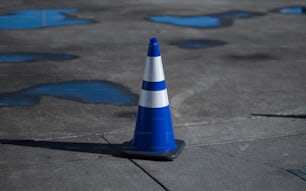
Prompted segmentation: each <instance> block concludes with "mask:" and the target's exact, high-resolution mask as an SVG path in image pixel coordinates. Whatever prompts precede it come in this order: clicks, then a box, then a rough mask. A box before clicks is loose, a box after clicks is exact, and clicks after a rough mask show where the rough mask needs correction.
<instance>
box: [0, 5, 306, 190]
mask: <svg viewBox="0 0 306 191" xmlns="http://www.w3.org/2000/svg"><path fill="white" fill-rule="evenodd" d="M296 5H299V6H302V5H304V6H306V4H305V1H290V2H288V1H286V0H277V1H264V0H260V1H242V0H241V1H233V0H221V1H213V0H208V1H199V0H191V1H154V2H151V3H148V2H146V1H141V0H140V1H136V0H135V1H116V2H112V3H110V2H109V1H101V0H91V1H81V0H76V1H60V0H52V1H46V0H45V1H39V0H29V1H22V0H7V1H5V2H1V5H0V11H1V15H5V13H6V12H7V11H10V10H19V9H64V8H76V9H79V12H74V13H71V15H72V18H79V19H91V20H94V21H95V23H94V24H88V25H69V26H60V27H48V28H41V29H26V30H0V44H1V46H0V53H14V52H27V53H40V52H43V53H52V54H63V53H64V54H71V55H76V56H78V58H77V59H73V60H66V61H62V62H57V61H52V60H51V61H50V60H47V61H39V62H20V63H8V62H4V63H0V94H1V95H0V97H1V96H2V97H3V95H4V94H6V95H7V93H9V94H8V95H15V94H14V93H12V92H18V91H20V90H23V89H26V88H30V87H34V86H37V85H39V84H49V83H52V84H53V83H62V82H74V81H89V82H91V81H96V80H100V81H107V82H113V83H114V84H119V85H120V86H122V87H124V88H126V89H128V90H130V92H131V94H133V95H139V92H140V84H141V82H142V76H143V69H144V62H145V57H146V51H147V43H148V39H149V38H150V37H151V36H157V37H158V38H159V41H160V47H161V53H162V58H163V64H164V69H165V75H166V80H167V88H168V94H169V99H170V103H171V110H172V120H173V123H174V131H175V135H176V138H180V139H183V140H185V142H186V144H187V146H186V148H185V149H184V151H183V152H182V154H181V155H180V156H179V157H178V158H177V159H176V160H175V161H173V162H156V161H144V160H130V159H124V158H118V157H114V156H112V155H111V153H112V148H111V147H110V145H111V144H120V143H122V142H124V141H128V140H130V139H131V138H132V136H133V130H134V124H135V120H136V119H135V116H136V112H137V105H136V104H131V105H114V104H88V103H84V102H78V101H76V100H73V99H72V100H69V99H60V98H59V97H54V96H41V97H40V98H39V99H40V100H39V102H36V104H34V105H31V106H14V107H7V106H2V107H0V139H1V144H0V153H1V154H0V190H235V191H237V190H241V191H246V190H260V191H263V190H267V191H274V190H275V191H282V190H284V191H287V190H301V191H302V190H306V181H303V180H302V179H301V178H299V177H297V176H295V175H293V174H291V173H289V172H288V171H287V169H305V167H306V119H305V115H306V83H305V82H306V77H305V74H306V54H305V49H306V45H305V42H304V41H305V39H306V33H305V31H306V25H305V20H306V15H295V14H287V15H286V14H280V13H277V12H273V11H271V10H274V9H277V8H282V7H290V6H296ZM234 10H235V11H251V12H258V13H261V14H262V15H261V16H257V17H253V18H246V19H230V21H229V22H228V25H227V26H224V27H218V28H210V29H204V28H192V27H180V26H175V25H169V24H161V23H153V22H150V21H149V20H148V17H149V16H150V15H177V16H184V15H185V16H188V15H189V16H193V15H213V14H219V13H224V12H228V11H234ZM185 40H204V41H205V40H218V41H222V42H223V44H224V45H222V46H214V47H210V48H200V49H186V48H180V47H178V46H176V43H178V42H182V41H185ZM254 114H259V115H254ZM269 115H272V117H271V116H269ZM12 139H13V140H12ZM24 140H27V141H24ZM34 140H35V141H34ZM305 170H306V169H305Z"/></svg>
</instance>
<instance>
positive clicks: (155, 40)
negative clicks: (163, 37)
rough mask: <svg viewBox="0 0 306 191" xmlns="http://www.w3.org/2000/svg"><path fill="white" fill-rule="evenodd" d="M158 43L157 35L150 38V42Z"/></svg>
mask: <svg viewBox="0 0 306 191" xmlns="http://www.w3.org/2000/svg"><path fill="white" fill-rule="evenodd" d="M156 43H157V44H158V40H157V38H156V37H152V38H150V44H156Z"/></svg>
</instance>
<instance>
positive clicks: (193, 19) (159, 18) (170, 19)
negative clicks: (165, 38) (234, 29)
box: [149, 11, 264, 28]
mask: <svg viewBox="0 0 306 191" xmlns="http://www.w3.org/2000/svg"><path fill="white" fill-rule="evenodd" d="M263 15H264V14H262V13H256V12H248V11H229V12H224V13H217V14H211V15H202V16H174V15H155V16H150V17H149V20H150V21H153V22H157V23H165V24H172V25H176V26H182V27H194V28H217V27H224V26H228V25H230V24H232V22H233V21H232V20H233V19H241V18H251V17H257V16H263Z"/></svg>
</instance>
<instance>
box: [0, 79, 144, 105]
mask: <svg viewBox="0 0 306 191" xmlns="http://www.w3.org/2000/svg"><path fill="white" fill-rule="evenodd" d="M41 96H52V97H56V98H60V99H67V100H73V101H78V102H81V103H88V104H114V105H136V104H137V101H138V96H137V95H135V94H133V93H132V92H130V91H129V90H128V89H127V88H125V87H123V86H120V85H116V84H114V83H111V82H107V81H81V82H66V83H55V84H43V85H38V86H33V87H30V88H28V89H24V90H21V91H17V92H11V93H4V94H0V107H11V106H30V105H35V104H38V102H39V99H40V97H41Z"/></svg>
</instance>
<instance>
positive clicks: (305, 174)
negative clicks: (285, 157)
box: [287, 168, 306, 181]
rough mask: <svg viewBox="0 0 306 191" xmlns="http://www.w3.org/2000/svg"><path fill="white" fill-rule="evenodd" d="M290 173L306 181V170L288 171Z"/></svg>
mask: <svg viewBox="0 0 306 191" xmlns="http://www.w3.org/2000/svg"><path fill="white" fill-rule="evenodd" d="M287 171H288V172H290V173H292V174H294V175H295V176H297V177H299V178H301V179H302V180H304V181H306V168H305V169H287Z"/></svg>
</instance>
